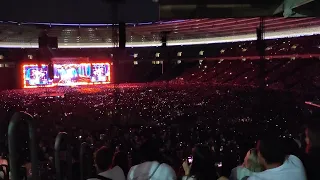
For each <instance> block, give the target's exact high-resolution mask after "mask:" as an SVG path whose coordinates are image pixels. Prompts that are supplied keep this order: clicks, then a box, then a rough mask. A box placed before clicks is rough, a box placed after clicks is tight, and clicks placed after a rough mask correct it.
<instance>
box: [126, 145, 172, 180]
mask: <svg viewBox="0 0 320 180" xmlns="http://www.w3.org/2000/svg"><path fill="white" fill-rule="evenodd" d="M140 151H141V155H142V156H143V161H144V162H143V163H141V164H138V165H136V166H133V167H132V168H131V169H130V171H129V173H128V177H127V179H128V180H133V179H134V180H147V179H148V180H153V179H155V180H175V179H176V173H175V171H174V170H173V168H172V167H171V166H169V165H168V164H166V163H161V161H162V160H161V155H160V152H159V147H158V146H157V144H156V142H154V141H152V140H148V141H146V142H145V143H144V144H143V145H142V146H141V147H140Z"/></svg>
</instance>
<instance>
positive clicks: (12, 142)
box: [8, 112, 39, 180]
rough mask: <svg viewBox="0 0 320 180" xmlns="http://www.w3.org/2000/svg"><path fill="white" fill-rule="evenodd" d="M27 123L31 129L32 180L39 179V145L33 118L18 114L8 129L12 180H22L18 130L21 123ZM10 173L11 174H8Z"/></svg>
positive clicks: (22, 113)
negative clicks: (20, 175)
mask: <svg viewBox="0 0 320 180" xmlns="http://www.w3.org/2000/svg"><path fill="white" fill-rule="evenodd" d="M22 121H26V122H27V123H28V129H29V145H30V154H31V171H32V174H31V176H32V180H38V179H39V177H38V176H39V171H38V157H37V153H38V151H37V144H36V139H35V131H34V125H33V117H32V116H31V115H30V114H28V113H25V112H16V113H15V114H14V115H13V116H12V118H11V121H10V124H9V128H8V140H9V159H10V163H9V164H10V170H11V179H12V180H21V179H20V177H19V169H20V165H19V163H18V157H19V153H18V150H17V142H18V141H17V140H18V139H17V138H18V136H17V133H18V132H16V131H17V128H18V125H19V123H21V122H22ZM8 173H9V172H8Z"/></svg>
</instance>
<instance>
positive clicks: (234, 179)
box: [229, 148, 263, 180]
mask: <svg viewBox="0 0 320 180" xmlns="http://www.w3.org/2000/svg"><path fill="white" fill-rule="evenodd" d="M261 171H263V167H262V165H261V164H260V163H259V159H258V151H257V149H255V148H253V149H250V150H249V151H248V152H247V155H246V157H245V158H244V162H243V164H242V165H241V166H238V167H236V168H234V169H232V171H231V175H230V178H229V180H243V179H245V178H246V177H249V176H251V175H252V174H253V173H254V172H261Z"/></svg>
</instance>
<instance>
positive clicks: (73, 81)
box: [53, 63, 91, 86]
mask: <svg viewBox="0 0 320 180" xmlns="http://www.w3.org/2000/svg"><path fill="white" fill-rule="evenodd" d="M53 71H54V79H53V83H54V84H57V85H59V86H71V85H84V84H89V83H90V82H91V64H89V63H81V64H54V66H53Z"/></svg>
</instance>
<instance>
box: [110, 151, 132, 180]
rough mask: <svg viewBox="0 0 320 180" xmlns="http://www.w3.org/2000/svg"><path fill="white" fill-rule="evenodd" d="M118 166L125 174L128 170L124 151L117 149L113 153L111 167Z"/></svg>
mask: <svg viewBox="0 0 320 180" xmlns="http://www.w3.org/2000/svg"><path fill="white" fill-rule="evenodd" d="M117 166H118V167H120V168H121V169H122V171H123V172H124V174H125V176H126V175H127V174H128V172H129V164H128V156H127V154H126V153H125V152H123V151H119V152H116V153H115V154H114V155H113V160H112V168H115V167H117Z"/></svg>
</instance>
